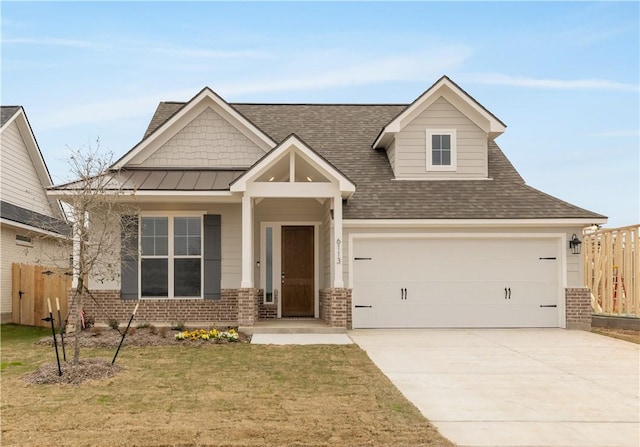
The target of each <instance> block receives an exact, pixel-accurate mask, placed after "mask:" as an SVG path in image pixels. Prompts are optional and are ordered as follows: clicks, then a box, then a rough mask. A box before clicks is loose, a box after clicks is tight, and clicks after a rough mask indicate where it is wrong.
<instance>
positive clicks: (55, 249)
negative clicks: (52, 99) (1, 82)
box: [0, 106, 71, 323]
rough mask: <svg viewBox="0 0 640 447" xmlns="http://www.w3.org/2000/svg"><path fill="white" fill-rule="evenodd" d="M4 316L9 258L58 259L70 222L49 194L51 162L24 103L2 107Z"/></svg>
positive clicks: (0, 289) (6, 313)
mask: <svg viewBox="0 0 640 447" xmlns="http://www.w3.org/2000/svg"><path fill="white" fill-rule="evenodd" d="M0 148H1V151H0V153H1V158H0V169H1V175H0V178H1V180H0V229H1V231H2V241H1V246H0V247H1V249H2V256H1V261H0V272H1V273H0V296H1V299H0V316H1V318H2V322H3V323H4V322H7V321H10V320H11V311H12V304H11V303H12V300H11V290H12V279H11V264H12V263H26V264H45V265H48V264H51V263H54V264H58V263H60V262H64V260H65V259H66V260H67V261H66V262H67V264H68V259H69V255H70V254H71V250H70V248H69V249H68V250H66V252H65V250H62V251H61V250H60V243H59V242H60V240H61V239H62V240H65V238H67V237H68V235H69V227H68V225H67V223H66V219H65V216H64V213H63V211H62V208H61V206H60V202H59V201H58V200H56V199H54V198H52V197H47V193H46V188H48V187H50V186H51V185H52V182H51V176H50V175H49V171H48V170H47V165H46V164H45V162H44V159H43V158H42V153H41V152H40V148H39V147H38V143H37V142H36V139H35V137H34V135H33V131H32V130H31V126H30V125H29V121H28V120H27V115H26V113H25V111H24V109H23V108H22V107H21V106H2V107H0Z"/></svg>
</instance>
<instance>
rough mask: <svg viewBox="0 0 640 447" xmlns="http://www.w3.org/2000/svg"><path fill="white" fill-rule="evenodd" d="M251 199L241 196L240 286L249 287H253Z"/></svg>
mask: <svg viewBox="0 0 640 447" xmlns="http://www.w3.org/2000/svg"><path fill="white" fill-rule="evenodd" d="M253 227H254V222H253V199H252V198H251V197H250V196H247V195H245V196H243V197H242V243H241V245H242V261H241V262H242V277H241V280H240V287H241V288H243V289H250V288H252V287H253V244H254V235H253Z"/></svg>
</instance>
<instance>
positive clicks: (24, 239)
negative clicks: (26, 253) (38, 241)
mask: <svg viewBox="0 0 640 447" xmlns="http://www.w3.org/2000/svg"><path fill="white" fill-rule="evenodd" d="M16 244H18V245H27V246H29V247H31V246H32V243H31V237H30V236H24V235H22V234H16Z"/></svg>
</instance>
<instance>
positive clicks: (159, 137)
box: [112, 87, 276, 169]
mask: <svg viewBox="0 0 640 447" xmlns="http://www.w3.org/2000/svg"><path fill="white" fill-rule="evenodd" d="M207 107H209V108H211V109H212V110H214V111H215V112H216V113H218V114H220V113H219V112H223V114H221V116H222V118H223V119H225V120H226V121H227V122H228V123H229V124H230V125H232V126H233V127H235V128H236V129H238V130H239V131H240V132H242V133H243V134H245V136H247V137H248V138H250V137H251V136H253V138H250V139H251V140H253V141H254V143H256V144H257V145H258V146H259V147H260V148H261V149H262V150H264V151H265V152H267V151H268V150H269V149H273V148H274V147H275V146H276V143H275V142H274V141H273V140H272V139H271V138H269V137H268V136H267V135H266V134H265V133H264V132H263V131H262V130H260V129H259V128H258V127H256V126H255V125H254V124H253V123H251V122H250V121H249V120H247V119H246V118H245V117H244V116H242V114H240V113H239V112H238V111H236V110H235V109H234V108H233V107H231V106H230V105H229V104H228V103H227V102H226V101H225V100H224V99H222V98H221V97H220V96H218V95H217V94H216V93H215V92H214V91H213V90H211V89H210V88H209V87H205V88H204V89H202V90H201V91H200V92H199V93H198V94H197V95H196V96H194V97H193V98H192V99H191V100H189V102H188V103H187V104H185V105H184V106H183V107H182V109H180V110H179V111H178V112H177V113H176V114H175V115H173V116H172V117H171V118H169V119H168V120H167V121H165V122H164V123H162V125H161V126H160V127H158V128H157V129H156V130H155V131H153V132H152V133H151V135H149V136H148V137H147V138H145V139H144V140H142V141H141V142H140V143H138V144H137V145H136V146H134V147H133V149H131V150H130V151H129V152H128V153H127V154H125V155H124V156H123V157H121V158H120V159H119V160H118V161H116V162H115V163H114V164H113V165H112V168H115V169H120V168H122V167H124V166H125V165H127V164H128V163H130V162H132V161H133V160H134V159H135V158H136V157H138V156H140V155H143V152H145V151H146V150H147V149H148V148H151V149H152V152H153V151H154V150H155V149H157V148H158V147H160V146H161V145H162V144H164V143H165V142H166V141H167V140H168V139H169V138H171V137H173V136H174V135H176V134H177V133H178V132H180V131H181V130H182V129H184V127H185V126H186V125H187V124H188V123H189V122H190V121H191V120H190V119H188V118H189V117H190V115H198V114H200V113H202V112H203V111H204V110H206V108H207ZM216 109H219V110H216ZM224 115H226V116H224ZM169 131H172V132H170V133H169ZM154 146H156V147H155V148H154ZM149 155H151V154H149ZM145 158H146V157H145Z"/></svg>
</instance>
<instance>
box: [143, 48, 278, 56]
mask: <svg viewBox="0 0 640 447" xmlns="http://www.w3.org/2000/svg"><path fill="white" fill-rule="evenodd" d="M143 50H144V51H152V52H155V53H163V54H170V55H175V56H181V57H186V58H194V59H256V58H260V59H262V58H269V57H270V54H269V53H267V52H263V51H253V50H202V49H191V48H180V47H173V48H172V47H149V48H146V49H144V48H143Z"/></svg>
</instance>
